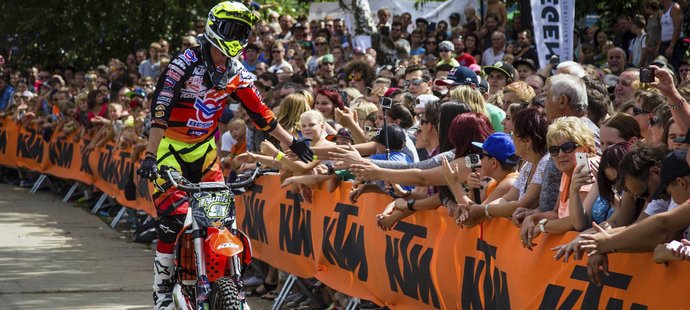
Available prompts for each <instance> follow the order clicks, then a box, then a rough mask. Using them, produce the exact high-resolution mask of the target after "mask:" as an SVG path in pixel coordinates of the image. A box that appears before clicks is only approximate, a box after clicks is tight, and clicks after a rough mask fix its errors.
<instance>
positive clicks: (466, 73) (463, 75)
mask: <svg viewBox="0 0 690 310" xmlns="http://www.w3.org/2000/svg"><path fill="white" fill-rule="evenodd" d="M436 85H439V86H446V85H474V86H475V87H476V86H478V85H479V79H477V74H476V73H474V71H472V69H470V68H468V67H465V66H457V67H455V68H453V69H451V70H450V72H448V77H447V78H445V79H443V80H437V81H436Z"/></svg>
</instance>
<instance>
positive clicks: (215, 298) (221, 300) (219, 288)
mask: <svg viewBox="0 0 690 310" xmlns="http://www.w3.org/2000/svg"><path fill="white" fill-rule="evenodd" d="M211 292H212V293H211V305H212V307H211V309H214V310H220V309H223V310H225V309H229V310H235V309H238V310H242V309H243V307H242V302H241V301H240V292H239V290H238V288H237V284H236V283H235V281H233V280H232V279H230V278H228V277H222V278H220V279H218V280H216V282H214V283H213V287H212V289H211ZM246 308H247V309H249V307H246Z"/></svg>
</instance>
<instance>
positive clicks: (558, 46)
mask: <svg viewBox="0 0 690 310" xmlns="http://www.w3.org/2000/svg"><path fill="white" fill-rule="evenodd" d="M531 4H532V20H533V22H534V24H533V28H534V43H535V45H536V47H537V53H538V54H539V67H541V68H544V67H546V65H547V64H548V63H549V60H550V59H551V56H553V55H556V56H559V57H560V62H563V61H567V60H573V40H574V38H573V31H574V30H575V0H531Z"/></svg>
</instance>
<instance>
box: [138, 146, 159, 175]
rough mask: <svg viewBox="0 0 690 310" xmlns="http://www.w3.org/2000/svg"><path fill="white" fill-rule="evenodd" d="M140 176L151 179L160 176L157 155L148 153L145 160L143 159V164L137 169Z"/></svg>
mask: <svg viewBox="0 0 690 310" xmlns="http://www.w3.org/2000/svg"><path fill="white" fill-rule="evenodd" d="M137 172H138V173H139V176H141V177H142V178H146V179H149V180H155V179H156V178H158V160H156V155H154V154H151V153H148V154H146V157H144V160H142V161H141V166H139V170H137Z"/></svg>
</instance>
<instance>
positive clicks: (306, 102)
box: [276, 90, 314, 137]
mask: <svg viewBox="0 0 690 310" xmlns="http://www.w3.org/2000/svg"><path fill="white" fill-rule="evenodd" d="M313 103H314V97H312V96H311V94H310V93H308V92H306V91H303V90H302V91H298V92H296V93H294V94H290V95H288V96H287V97H285V99H283V101H282V102H281V103H280V110H279V111H278V114H277V115H276V119H278V123H280V126H283V128H285V130H287V131H288V132H289V133H290V134H292V135H293V136H295V137H301V135H302V130H301V125H300V116H301V115H302V113H304V112H306V111H309V110H311V107H312V105H313Z"/></svg>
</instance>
